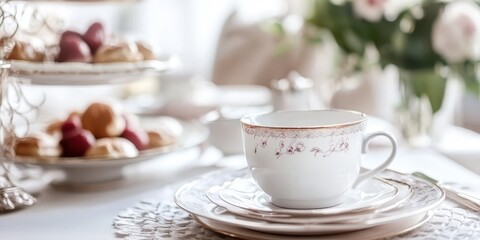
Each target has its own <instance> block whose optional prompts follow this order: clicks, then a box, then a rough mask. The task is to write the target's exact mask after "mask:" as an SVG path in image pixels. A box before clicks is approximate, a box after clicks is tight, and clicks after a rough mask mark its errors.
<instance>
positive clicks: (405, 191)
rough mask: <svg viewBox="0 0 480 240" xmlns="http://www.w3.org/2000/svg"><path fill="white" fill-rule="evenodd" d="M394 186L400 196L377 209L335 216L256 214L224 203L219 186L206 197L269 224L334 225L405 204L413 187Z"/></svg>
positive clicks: (395, 183) (226, 207)
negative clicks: (334, 223)
mask: <svg viewBox="0 0 480 240" xmlns="http://www.w3.org/2000/svg"><path fill="white" fill-rule="evenodd" d="M390 183H391V184H392V185H394V186H395V187H396V188H397V189H398V194H396V195H395V197H394V198H393V199H391V200H389V201H387V202H385V203H383V204H381V205H380V206H378V207H377V208H375V209H371V210H369V211H362V212H347V213H342V214H333V215H322V214H321V215H311V216H292V215H289V214H277V213H260V212H254V211H250V210H246V209H244V208H240V207H237V206H235V205H232V204H229V203H227V202H225V201H223V200H222V199H221V198H220V197H219V191H220V189H222V188H221V187H219V186H215V187H212V188H210V189H209V190H208V191H207V193H206V196H207V198H208V199H209V200H210V201H212V202H213V203H214V204H216V205H218V206H220V207H223V208H225V209H227V210H228V211H229V212H231V213H233V214H236V215H240V216H244V217H247V218H253V219H259V220H264V221H269V222H278V223H291V224H298V223H303V224H306V223H308V224H317V223H333V222H342V221H355V219H362V218H365V217H368V215H370V214H372V213H374V212H384V211H388V210H390V209H393V208H395V207H398V206H399V205H401V204H403V203H404V202H405V201H406V200H407V199H408V198H409V197H410V195H411V186H410V185H408V184H405V183H401V182H396V181H391V182H390Z"/></svg>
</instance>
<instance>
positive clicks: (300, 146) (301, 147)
mask: <svg viewBox="0 0 480 240" xmlns="http://www.w3.org/2000/svg"><path fill="white" fill-rule="evenodd" d="M305 148H306V147H305V143H303V142H301V141H297V140H296V139H294V140H292V141H291V142H290V144H289V145H288V147H285V143H284V142H283V140H282V141H280V143H279V146H278V148H277V149H275V156H277V159H278V158H280V157H281V156H282V155H285V154H287V155H293V154H295V153H300V152H303V151H305Z"/></svg>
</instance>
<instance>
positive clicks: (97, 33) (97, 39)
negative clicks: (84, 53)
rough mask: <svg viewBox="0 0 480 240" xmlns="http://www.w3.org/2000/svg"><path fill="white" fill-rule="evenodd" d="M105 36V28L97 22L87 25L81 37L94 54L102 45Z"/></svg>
mask: <svg viewBox="0 0 480 240" xmlns="http://www.w3.org/2000/svg"><path fill="white" fill-rule="evenodd" d="M105 38H106V35H105V29H104V28H103V25H102V24H101V23H99V22H96V23H93V24H92V25H90V27H88V29H87V31H86V32H85V33H84V34H83V36H82V39H83V40H84V41H85V42H86V43H87V44H88V47H89V48H90V52H91V53H92V54H95V52H97V50H98V48H100V46H102V45H103V42H104V41H105Z"/></svg>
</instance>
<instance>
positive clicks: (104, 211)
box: [0, 148, 480, 240]
mask: <svg viewBox="0 0 480 240" xmlns="http://www.w3.org/2000/svg"><path fill="white" fill-rule="evenodd" d="M370 153H371V154H370V155H369V156H368V158H367V160H366V161H365V164H364V166H366V167H372V166H374V165H376V164H377V163H378V162H380V161H382V160H383V157H384V156H386V155H387V154H388V149H383V148H375V149H371V151H370ZM197 154H198V152H197V150H190V151H186V152H183V153H176V154H173V155H170V156H168V157H166V158H164V159H158V160H153V161H150V162H146V163H142V164H139V165H134V166H131V167H129V168H128V169H126V170H127V171H126V176H127V177H126V179H125V180H124V181H122V182H118V183H116V184H111V185H110V186H103V189H98V190H96V191H83V192H82V191H80V192H78V191H77V192H71V191H64V190H58V189H54V188H52V187H47V188H46V189H45V190H44V191H43V192H42V193H41V195H40V196H39V197H38V203H36V204H35V205H34V206H33V207H30V208H27V209H24V210H21V211H17V212H13V213H9V214H3V215H0V239H1V240H4V239H5V240H10V239H15V240H22V239H37V240H43V239H45V240H54V239H71V240H75V239H79V240H80V239H81V240H85V239H92V240H94V239H102V240H105V239H115V235H114V229H113V227H112V221H113V219H114V218H115V217H116V216H117V214H118V213H119V212H121V211H123V210H124V209H126V208H129V207H132V206H133V205H134V204H135V203H137V202H138V201H139V200H141V199H146V198H149V197H155V196H157V194H158V190H159V189H160V188H161V187H162V186H165V185H167V184H170V183H174V182H178V181H181V180H185V179H188V178H190V177H193V176H196V175H198V174H201V173H204V172H207V171H210V170H213V169H218V168H219V167H224V166H228V165H235V166H237V167H238V165H239V164H240V165H241V164H245V163H244V161H243V160H242V158H243V157H242V156H237V157H230V158H227V159H221V160H218V159H219V157H220V155H219V153H218V152H217V151H215V150H212V149H209V150H207V152H205V153H204V154H203V155H202V157H201V159H200V160H199V159H198V158H197V157H196V156H197ZM215 160H218V161H215ZM391 168H392V169H394V170H398V171H402V172H412V171H422V172H425V173H427V174H429V175H431V176H432V177H435V178H438V179H440V180H442V181H448V182H455V183H459V184H462V185H465V186H470V187H472V188H473V189H474V191H475V192H476V193H480V189H478V188H479V187H480V186H479V184H478V183H479V182H480V176H479V175H477V174H475V173H473V172H472V171H470V170H468V169H466V168H464V167H462V166H461V165H459V164H457V163H455V162H454V161H452V160H450V159H449V158H447V157H445V156H444V155H442V154H440V153H438V152H436V151H435V150H432V149H408V148H400V150H399V153H398V157H397V159H396V160H395V161H394V163H393V164H392V166H391ZM479 195H480V194H479Z"/></svg>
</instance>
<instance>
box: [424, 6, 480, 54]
mask: <svg viewBox="0 0 480 240" xmlns="http://www.w3.org/2000/svg"><path fill="white" fill-rule="evenodd" d="M432 45H433V49H434V50H435V51H436V52H437V53H438V54H439V55H440V56H442V57H443V58H444V59H445V60H446V61H447V62H449V63H459V62H463V61H465V60H472V61H476V60H479V59H480V7H479V6H478V5H477V4H475V3H474V2H472V1H454V2H452V3H449V4H448V5H447V6H446V7H445V10H444V11H443V13H441V14H440V16H439V17H438V19H436V21H435V23H434V25H433V29H432Z"/></svg>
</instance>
